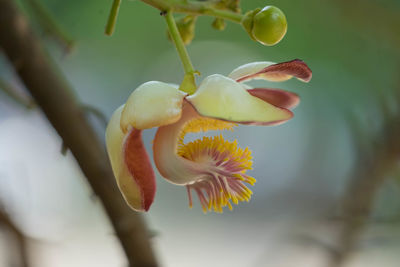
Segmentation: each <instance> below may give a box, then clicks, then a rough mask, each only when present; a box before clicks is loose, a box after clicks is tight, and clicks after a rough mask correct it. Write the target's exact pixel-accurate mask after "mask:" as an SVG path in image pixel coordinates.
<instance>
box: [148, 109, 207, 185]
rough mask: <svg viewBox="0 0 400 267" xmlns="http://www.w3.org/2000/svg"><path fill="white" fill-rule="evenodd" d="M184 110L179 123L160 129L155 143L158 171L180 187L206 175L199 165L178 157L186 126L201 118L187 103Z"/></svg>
mask: <svg viewBox="0 0 400 267" xmlns="http://www.w3.org/2000/svg"><path fill="white" fill-rule="evenodd" d="M183 110H184V112H183V115H182V117H181V118H180V120H179V121H178V122H176V123H174V124H170V125H166V126H162V127H159V128H158V130H157V133H156V135H155V137H154V142H153V157H154V163H155V164H156V167H157V169H158V171H159V172H160V174H161V175H162V176H163V177H164V178H165V179H167V180H168V181H169V182H171V183H173V184H178V185H185V184H189V183H191V182H194V181H196V180H197V179H198V178H199V177H201V176H202V175H203V174H204V173H205V172H204V168H202V167H201V166H200V165H199V164H197V163H194V162H192V161H190V160H187V159H185V158H182V157H180V156H178V155H177V150H178V140H179V136H180V134H181V131H182V129H183V127H184V125H185V124H186V123H187V122H188V121H190V120H191V119H194V118H196V117H198V116H199V115H198V114H197V113H196V111H195V110H194V109H193V108H192V107H191V105H190V104H188V103H187V102H184V105H183Z"/></svg>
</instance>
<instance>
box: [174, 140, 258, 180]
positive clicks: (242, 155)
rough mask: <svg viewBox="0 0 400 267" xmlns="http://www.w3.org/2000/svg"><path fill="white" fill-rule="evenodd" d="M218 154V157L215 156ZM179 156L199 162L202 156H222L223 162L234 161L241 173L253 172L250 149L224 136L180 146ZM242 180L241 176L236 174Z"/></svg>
mask: <svg viewBox="0 0 400 267" xmlns="http://www.w3.org/2000/svg"><path fill="white" fill-rule="evenodd" d="M216 153H217V155H215V154H216ZM178 155H179V156H181V157H184V158H186V159H189V160H192V161H197V160H199V159H200V158H199V157H202V156H206V155H208V156H210V157H212V156H220V155H223V156H224V157H223V159H222V160H223V161H224V162H226V161H228V160H230V161H234V162H236V163H237V164H235V167H236V168H238V169H241V170H240V172H241V173H244V172H246V170H251V169H252V168H251V166H252V164H253V162H252V161H251V159H252V158H253V157H252V156H251V151H250V149H249V148H248V147H246V148H245V149H242V148H240V147H238V143H237V140H236V139H235V140H234V141H233V142H229V141H226V140H225V139H224V138H223V137H222V135H219V136H214V137H207V136H204V137H203V139H197V140H195V141H192V142H189V143H187V144H182V145H180V146H179V150H178ZM235 176H237V178H240V174H235Z"/></svg>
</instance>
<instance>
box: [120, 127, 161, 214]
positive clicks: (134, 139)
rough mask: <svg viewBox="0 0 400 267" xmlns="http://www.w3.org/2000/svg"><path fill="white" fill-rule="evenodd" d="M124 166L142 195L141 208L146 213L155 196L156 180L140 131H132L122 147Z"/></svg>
mask: <svg viewBox="0 0 400 267" xmlns="http://www.w3.org/2000/svg"><path fill="white" fill-rule="evenodd" d="M124 158H125V164H126V166H127V167H128V170H129V172H130V174H131V175H132V178H133V179H134V180H135V182H136V183H137V185H138V187H139V188H140V191H141V194H142V206H143V208H144V210H145V211H148V210H149V208H150V206H151V204H152V203H153V201H154V196H155V194H156V180H155V175H154V171H153V168H152V166H151V163H150V159H149V156H148V154H147V152H146V149H145V147H144V144H143V141H142V131H141V130H137V129H132V130H131V132H130V133H129V135H128V137H127V138H126V140H125V145H124Z"/></svg>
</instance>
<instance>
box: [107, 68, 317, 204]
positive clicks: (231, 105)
mask: <svg viewBox="0 0 400 267" xmlns="http://www.w3.org/2000/svg"><path fill="white" fill-rule="evenodd" d="M311 76H312V73H311V70H310V69H309V68H308V66H307V65H306V64H305V63H304V62H303V61H301V60H293V61H289V62H284V63H279V64H274V63H271V62H254V63H249V64H246V65H243V66H240V67H238V68H237V69H235V70H234V71H232V73H231V74H229V75H228V76H227V77H226V76H223V75H219V74H214V75H211V76H208V77H206V78H205V79H204V80H203V81H202V83H201V84H200V85H199V87H198V89H197V91H196V92H195V93H194V94H192V95H188V94H187V93H185V92H183V91H180V90H179V89H178V87H177V86H174V85H171V84H167V83H163V82H157V81H151V82H147V83H144V84H142V85H141V86H139V87H138V88H137V89H136V90H134V91H133V92H132V94H131V95H130V96H129V98H128V100H127V102H126V103H125V104H124V105H122V106H121V107H119V108H118V109H117V110H116V111H115V112H114V114H113V115H112V118H111V120H110V122H109V124H108V126H107V130H106V143H107V150H108V154H109V157H110V160H111V165H112V169H113V172H114V175H115V178H116V180H117V184H118V187H119V189H120V190H121V192H122V194H123V196H124V198H125V200H126V202H127V203H128V205H129V206H130V207H131V208H133V209H134V210H136V211H147V210H148V209H149V208H150V205H151V204H152V203H153V200H154V196H155V192H156V182H155V175H154V171H153V168H152V166H151V163H150V159H149V156H148V154H147V153H146V150H145V147H144V144H143V142H142V138H141V135H142V130H144V129H149V128H153V127H158V130H157V133H156V135H155V139H154V142H153V157H154V162H155V165H156V167H157V169H158V171H159V173H160V174H161V176H162V177H163V178H165V179H166V180H167V181H169V182H171V183H173V184H176V185H181V186H185V187H186V188H187V193H188V198H189V206H190V207H191V206H192V192H195V193H196V194H197V196H198V199H199V201H200V204H201V206H202V208H203V211H204V212H206V211H208V210H214V211H216V212H222V208H223V207H228V208H229V209H232V203H234V204H238V202H239V201H249V200H250V197H251V195H252V192H251V191H250V189H249V188H248V187H247V186H246V185H245V184H249V185H253V184H254V183H255V181H256V180H255V179H254V178H253V177H251V176H249V175H248V174H246V171H247V170H249V169H251V166H252V161H251V159H252V157H251V151H250V150H249V149H248V148H245V149H242V148H240V147H238V145H237V141H236V140H235V141H234V142H229V141H226V140H224V138H223V137H222V136H214V137H203V138H202V139H198V140H195V141H192V142H187V143H185V140H184V138H185V135H186V134H188V133H197V132H205V131H209V130H232V128H233V127H234V126H235V125H237V124H238V123H240V124H246V125H276V124H280V123H283V122H285V121H287V120H289V119H290V118H292V117H293V113H292V112H291V111H290V109H291V108H293V107H295V106H296V105H297V104H298V102H299V98H298V96H297V95H296V94H294V93H291V92H287V91H283V90H279V89H270V88H255V89H251V88H250V87H248V86H246V85H244V84H243V82H245V81H249V80H252V79H264V80H268V81H285V80H288V79H290V78H292V77H296V78H298V79H299V80H301V81H304V82H308V81H309V80H310V79H311ZM231 201H232V203H231Z"/></svg>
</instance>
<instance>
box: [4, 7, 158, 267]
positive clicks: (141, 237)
mask: <svg viewBox="0 0 400 267" xmlns="http://www.w3.org/2000/svg"><path fill="white" fill-rule="evenodd" d="M0 47H2V48H3V50H4V52H5V54H6V55H7V57H8V58H9V60H10V62H11V63H12V64H13V66H14V68H15V70H16V72H17V73H18V75H19V77H20V78H21V80H22V81H23V82H24V84H25V86H26V88H28V90H29V91H30V92H31V94H32V96H33V97H34V98H35V100H36V102H37V104H38V105H39V106H40V107H41V108H42V110H43V112H44V113H45V115H46V116H47V118H48V119H49V121H50V122H51V124H52V125H53V127H54V128H55V130H56V131H57V132H58V134H59V135H60V136H61V138H62V139H63V141H64V142H65V144H66V146H67V147H68V148H69V149H70V150H71V152H72V154H73V155H74V156H75V158H76V160H77V162H78V164H79V166H80V167H81V169H82V172H83V173H84V174H85V176H86V178H87V181H88V182H89V184H90V185H91V187H92V189H93V191H94V193H95V194H96V195H97V196H98V197H99V198H100V200H101V201H102V203H103V207H104V209H105V211H106V213H107V215H108V217H109V219H110V221H111V223H112V225H113V227H114V229H115V232H116V235H117V237H118V238H119V240H120V242H121V245H122V247H123V249H124V251H125V254H126V256H127V259H128V262H129V265H130V266H137V267H152V266H157V263H156V259H155V256H154V254H153V251H152V249H151V245H150V242H149V239H148V233H147V230H146V228H145V225H144V223H143V220H142V218H141V216H140V215H139V214H137V213H135V212H133V211H132V210H130V209H129V208H128V206H127V205H126V203H125V201H124V200H123V198H122V197H121V194H120V192H119V190H118V188H117V185H116V183H115V180H114V178H113V173H112V171H111V167H110V164H109V161H108V158H107V155H106V153H105V149H104V147H103V146H102V145H101V143H100V142H99V140H98V139H97V136H96V134H95V132H94V130H93V129H92V127H91V126H90V125H89V123H88V121H87V119H86V116H85V114H84V111H83V110H82V108H81V106H80V105H79V101H77V99H76V98H75V96H74V95H73V94H72V90H70V87H69V85H68V83H67V82H66V80H65V79H64V78H63V77H62V76H61V74H60V72H59V71H58V68H57V66H56V65H55V64H53V62H51V61H50V58H49V57H48V56H47V54H46V53H45V52H44V50H43V48H42V46H41V45H40V42H39V40H38V38H37V37H36V36H35V35H34V34H33V33H32V30H31V29H30V27H29V24H28V22H27V20H26V19H25V17H24V16H23V15H22V14H21V12H20V11H19V10H18V9H17V7H16V6H15V2H14V1H13V0H0Z"/></svg>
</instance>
